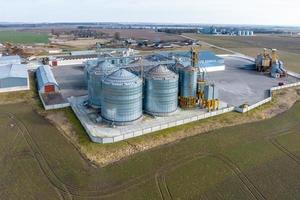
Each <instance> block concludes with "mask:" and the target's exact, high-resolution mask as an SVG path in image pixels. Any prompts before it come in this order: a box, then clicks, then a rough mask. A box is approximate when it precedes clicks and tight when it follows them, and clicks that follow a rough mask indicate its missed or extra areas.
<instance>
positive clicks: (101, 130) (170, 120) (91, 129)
mask: <svg viewBox="0 0 300 200" xmlns="http://www.w3.org/2000/svg"><path fill="white" fill-rule="evenodd" d="M87 99H88V97H87V96H83V97H73V98H69V102H70V104H71V107H72V109H73V111H74V113H75V114H76V116H77V118H78V119H79V120H80V122H81V124H82V126H83V127H84V128H85V130H86V132H87V134H88V135H89V137H90V139H91V141H93V142H95V143H102V144H104V143H114V142H118V141H122V140H126V139H129V138H133V137H138V136H141V135H145V134H149V133H152V132H157V131H160V130H164V129H167V128H171V127H175V126H180V125H183V124H187V123H191V122H195V121H198V120H201V119H205V118H209V117H213V116H216V115H220V114H224V113H227V112H231V111H233V110H234V107H227V104H225V103H221V107H220V109H219V110H217V111H213V112H207V111H206V110H204V109H200V108H195V109H192V110H181V109H180V108H179V109H178V111H177V112H176V113H174V114H173V115H171V116H165V117H155V116H150V115H144V116H143V117H142V118H141V119H140V120H138V121H137V123H133V124H128V125H123V126H112V124H111V123H107V122H105V120H99V119H101V118H99V114H98V113H99V112H98V110H97V109H93V108H88V107H86V106H84V102H86V101H87ZM115 125H116V124H115Z"/></svg>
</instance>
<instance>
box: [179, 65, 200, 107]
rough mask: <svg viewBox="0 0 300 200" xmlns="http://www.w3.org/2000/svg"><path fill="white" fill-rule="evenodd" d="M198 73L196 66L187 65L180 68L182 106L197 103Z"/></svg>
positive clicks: (192, 105) (191, 105)
mask: <svg viewBox="0 0 300 200" xmlns="http://www.w3.org/2000/svg"><path fill="white" fill-rule="evenodd" d="M197 75H198V70H197V68H194V67H185V68H183V69H181V70H180V73H179V78H180V84H181V85H180V106H181V107H183V108H192V107H195V106H196V103H197Z"/></svg>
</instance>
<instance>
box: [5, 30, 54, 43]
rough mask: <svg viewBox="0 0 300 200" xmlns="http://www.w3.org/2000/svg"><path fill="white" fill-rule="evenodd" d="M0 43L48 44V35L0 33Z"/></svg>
mask: <svg viewBox="0 0 300 200" xmlns="http://www.w3.org/2000/svg"><path fill="white" fill-rule="evenodd" d="M0 42H1V43H5V42H10V43H17V44H34V43H48V42H49V35H47V34H40V33H30V32H19V31H0Z"/></svg>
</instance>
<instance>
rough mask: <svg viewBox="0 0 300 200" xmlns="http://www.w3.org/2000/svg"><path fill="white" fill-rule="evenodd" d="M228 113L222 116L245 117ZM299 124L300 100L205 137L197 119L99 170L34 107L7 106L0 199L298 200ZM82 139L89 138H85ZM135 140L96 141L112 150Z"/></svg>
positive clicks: (0, 111)
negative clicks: (171, 138)
mask: <svg viewBox="0 0 300 200" xmlns="http://www.w3.org/2000/svg"><path fill="white" fill-rule="evenodd" d="M296 91H297V93H299V90H296ZM65 112H67V111H65ZM253 112H255V111H253ZM228 115H229V116H228ZM228 115H225V116H222V120H223V121H230V117H232V116H230V115H239V116H240V114H235V113H233V114H228ZM249 115H251V113H250V114H249ZM242 117H244V116H242ZM246 117H247V116H246ZM216 120H218V119H217V118H216ZM299 122H300V103H299V102H298V103H296V104H295V105H294V107H293V108H292V109H290V110H288V111H287V112H285V113H283V114H280V115H278V116H276V117H274V118H271V119H267V120H262V121H259V122H253V123H246V124H243V125H239V126H232V127H227V128H222V129H218V130H213V131H210V132H207V133H203V134H197V133H200V129H199V130H197V129H191V127H197V124H198V127H199V128H200V127H202V126H204V125H205V123H206V122H205V121H204V122H196V123H194V124H191V125H188V126H183V127H182V128H179V129H178V130H175V129H172V130H170V131H169V134H176V132H177V131H181V130H180V129H185V130H186V131H187V130H193V131H194V132H195V134H196V135H195V136H193V137H189V138H185V139H182V140H180V141H177V142H175V143H170V144H168V145H164V146H160V147H157V148H153V149H151V150H148V151H145V152H141V153H137V154H135V155H132V156H130V157H128V158H126V159H123V160H120V161H118V162H116V163H113V164H109V165H106V166H104V167H100V166H99V165H96V164H95V163H91V162H89V161H87V159H86V156H85V155H83V154H81V153H80V152H79V151H78V150H77V148H78V147H77V146H74V145H73V144H72V143H70V142H69V141H68V140H67V139H66V138H65V137H64V136H63V134H61V133H60V131H59V130H58V129H57V128H55V126H54V125H52V124H51V123H49V121H48V120H46V119H45V118H44V117H42V116H41V115H39V114H38V113H37V110H36V108H35V107H31V106H30V105H28V104H26V103H17V104H9V105H5V106H4V105H2V106H0V127H1V129H0V130H1V131H0V136H1V138H2V140H0V148H1V151H0V166H1V169H2V170H1V171H0V179H1V180H2V181H1V184H0V198H1V199H41V198H43V199H87V198H91V199H297V198H298V197H299V195H300V193H299V192H300V188H299V187H300V179H299V177H300V170H299V167H300V145H299V144H300V143H299V142H300V135H299V134H298V132H299V130H300V123H299ZM201 125H202V126H201ZM75 130H76V133H75V134H79V133H78V132H77V131H78V129H75ZM165 134H166V133H161V132H158V133H156V134H152V135H153V137H158V135H165ZM155 135H157V136H155ZM149 137H150V136H149ZM165 137H166V135H165ZM45 138H47V139H45ZM79 139H80V140H83V141H82V142H86V143H88V139H87V136H81V138H79ZM135 140H138V139H133V140H129V141H124V142H121V143H117V144H110V145H97V146H98V147H100V146H101V147H103V148H107V149H109V148H112V146H116V145H117V146H119V147H120V146H122V145H125V143H126V144H134V142H135ZM93 145H96V144H93ZM87 148H95V147H94V146H92V145H91V146H87Z"/></svg>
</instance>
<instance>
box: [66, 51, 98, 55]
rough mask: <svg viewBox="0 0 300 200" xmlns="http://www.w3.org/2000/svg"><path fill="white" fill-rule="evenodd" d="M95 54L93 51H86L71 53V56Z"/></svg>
mask: <svg viewBox="0 0 300 200" xmlns="http://www.w3.org/2000/svg"><path fill="white" fill-rule="evenodd" d="M93 54H97V52H96V51H95V50H88V51H72V52H71V56H83V55H93Z"/></svg>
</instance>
